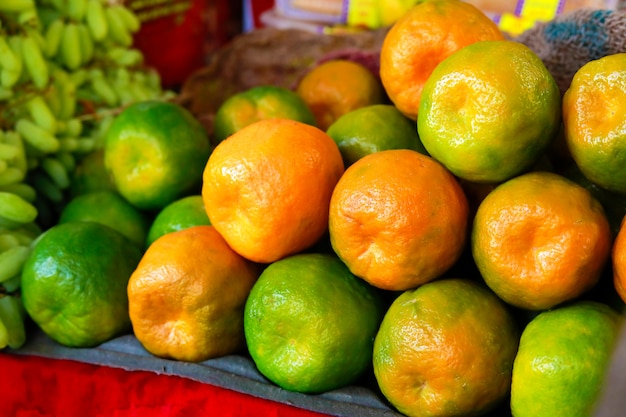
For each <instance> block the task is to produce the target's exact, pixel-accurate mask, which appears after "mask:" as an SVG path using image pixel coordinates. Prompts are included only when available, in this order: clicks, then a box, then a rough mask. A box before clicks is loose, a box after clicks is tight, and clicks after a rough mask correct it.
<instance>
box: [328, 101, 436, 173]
mask: <svg viewBox="0 0 626 417" xmlns="http://www.w3.org/2000/svg"><path fill="white" fill-rule="evenodd" d="M326 133H328V135H329V136H330V137H331V138H333V140H334V141H335V142H337V146H339V150H340V151H341V156H342V157H343V161H344V163H345V166H346V167H348V166H350V165H352V164H353V163H354V162H356V161H357V160H358V159H360V158H362V157H364V156H365V155H369V154H371V153H374V152H379V151H383V150H387V149H413V150H414V151H418V152H420V153H423V154H426V153H427V152H426V149H424V145H422V142H421V141H420V138H419V135H418V134H417V128H416V126H415V122H414V121H412V120H410V119H409V118H407V117H406V116H404V115H403V114H402V113H401V112H400V110H398V109H397V108H396V107H395V106H393V105H391V104H374V105H372V106H366V107H361V108H359V109H356V110H353V111H351V112H348V113H346V114H344V115H343V116H341V117H339V118H338V119H337V120H335V122H334V123H333V124H332V125H330V126H329V127H328V129H327V130H326Z"/></svg>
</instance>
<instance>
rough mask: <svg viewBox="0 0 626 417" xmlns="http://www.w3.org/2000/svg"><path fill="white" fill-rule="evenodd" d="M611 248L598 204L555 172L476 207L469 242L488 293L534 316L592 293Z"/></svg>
mask: <svg viewBox="0 0 626 417" xmlns="http://www.w3.org/2000/svg"><path fill="white" fill-rule="evenodd" d="M611 242H612V237H611V230H610V227H609V223H608V221H607V219H606V215H605V214H604V210H603V209H602V206H601V205H600V203H599V202H598V201H597V200H596V199H595V198H594V197H593V196H592V195H591V193H589V191H587V190H586V189H585V188H583V187H582V186H580V185H578V184H576V183H574V182H572V181H570V180H568V179H566V178H565V177H562V176H560V175H557V174H554V173H550V172H531V173H528V174H524V175H521V176H518V177H515V178H513V179H510V180H508V181H506V182H504V183H503V184H500V185H499V186H498V187H496V188H495V189H494V190H493V191H492V192H491V193H490V194H489V195H487V197H485V199H484V200H483V201H482V203H481V204H480V206H479V207H478V211H477V213H476V216H475V217H474V224H473V229H472V236H471V248H472V254H473V257H474V260H475V262H476V266H477V267H478V269H479V270H480V273H481V275H482V276H483V278H484V280H485V282H486V283H487V285H488V286H489V287H490V288H491V289H492V290H493V291H494V292H495V293H496V294H497V295H498V296H500V298H502V299H503V300H504V301H506V302H507V303H509V304H512V305H514V306H517V307H521V308H524V309H529V310H544V309H548V308H552V307H554V306H556V305H558V304H560V303H563V302H565V301H568V300H572V299H574V298H576V297H578V296H580V295H581V294H583V293H585V292H586V291H588V290H589V289H591V288H592V287H593V286H594V285H595V284H596V283H597V282H598V279H599V278H600V275H601V273H602V271H603V269H604V267H605V265H606V263H607V260H608V258H609V254H610V248H611Z"/></svg>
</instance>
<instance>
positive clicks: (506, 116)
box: [417, 40, 561, 183]
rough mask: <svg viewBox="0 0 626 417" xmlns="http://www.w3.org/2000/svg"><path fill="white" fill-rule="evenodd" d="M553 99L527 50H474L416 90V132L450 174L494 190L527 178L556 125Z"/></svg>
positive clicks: (556, 97)
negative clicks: (511, 180) (418, 99)
mask: <svg viewBox="0 0 626 417" xmlns="http://www.w3.org/2000/svg"><path fill="white" fill-rule="evenodd" d="M560 106H561V94H560V92H559V89H558V87H557V85H556V82H555V81H554V78H553V77H552V75H551V73H550V72H549V71H548V70H547V69H546V67H545V65H544V64H543V62H542V61H541V59H539V57H538V56H537V55H536V54H535V53H534V52H533V51H532V50H530V49H529V48H528V47H527V46H525V45H523V44H521V43H518V42H514V41H508V40H500V41H485V42H476V43H474V44H472V45H468V46H466V47H465V48H463V49H461V50H459V51H458V52H456V53H454V54H452V55H450V56H449V57H448V58H446V59H445V60H444V61H443V62H441V63H440V64H439V65H438V66H437V67H436V68H435V69H434V71H433V72H432V74H431V76H430V77H429V78H428V81H426V83H425V84H424V89H423V91H422V100H421V103H420V109H419V117H418V120H417V124H418V132H419V135H420V138H421V140H422V143H423V144H424V147H425V148H426V150H427V151H428V152H429V153H430V154H431V155H432V156H433V157H434V158H435V159H437V160H438V161H439V162H441V163H442V164H444V165H445V166H446V167H447V168H448V169H449V170H450V171H452V173H453V174H455V175H456V176H458V177H460V178H464V179H467V180H470V181H474V182H487V183H493V182H500V181H505V180H507V179H509V178H512V177H513V176H515V175H518V174H520V173H522V172H523V171H526V170H528V169H529V168H530V167H531V165H532V164H533V163H535V162H536V161H537V160H538V159H539V157H540V156H541V155H543V153H544V151H545V150H546V149H547V148H548V146H549V145H550V143H551V142H552V140H553V139H554V137H555V136H556V135H557V133H558V131H559V127H560V124H561V107H560Z"/></svg>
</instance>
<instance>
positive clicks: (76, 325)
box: [21, 221, 141, 347]
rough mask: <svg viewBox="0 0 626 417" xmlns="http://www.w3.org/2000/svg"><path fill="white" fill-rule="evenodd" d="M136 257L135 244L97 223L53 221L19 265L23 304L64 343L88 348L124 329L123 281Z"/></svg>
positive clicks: (126, 323) (126, 322) (125, 302)
mask: <svg viewBox="0 0 626 417" xmlns="http://www.w3.org/2000/svg"><path fill="white" fill-rule="evenodd" d="M140 258H141V251H140V250H139V248H138V247H137V246H136V245H135V244H133V243H131V242H130V241H129V240H128V239H126V238H125V237H124V236H123V235H122V234H121V233H120V232H118V231H116V230H114V229H112V228H110V227H109V226H106V225H103V224H101V223H96V222H81V221H77V222H69V223H64V224H60V225H56V226H53V227H52V228H50V229H48V230H47V231H46V232H44V234H43V235H41V236H40V237H39V238H38V240H37V241H36V244H35V246H34V248H33V251H32V253H31V255H30V257H29V258H28V260H27V261H26V264H25V265H24V268H23V270H22V287H21V288H22V297H23V300H24V307H25V308H26V311H27V312H28V314H29V316H30V317H31V318H32V319H33V321H35V323H37V325H38V326H39V327H40V328H41V329H42V330H43V331H44V332H45V333H46V334H47V335H48V336H50V338H52V339H54V340H56V341H57V342H59V343H60V344H62V345H65V346H70V347H92V346H96V345H98V344H100V343H103V342H105V341H107V340H109V339H112V338H113V337H115V336H119V335H121V334H124V333H127V332H130V330H131V326H130V319H129V317H128V297H127V295H126V285H127V283H128V278H129V277H130V275H131V273H132V272H133V270H134V268H135V267H136V266H137V263H138V262H139V259H140Z"/></svg>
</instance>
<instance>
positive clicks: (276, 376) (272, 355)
mask: <svg viewBox="0 0 626 417" xmlns="http://www.w3.org/2000/svg"><path fill="white" fill-rule="evenodd" d="M383 312H384V309H383V304H382V303H381V297H380V295H379V294H378V292H377V291H376V290H375V289H374V288H373V287H371V286H369V285H367V284H366V283H365V282H364V281H362V280H360V279H358V278H357V277H355V276H354V275H352V274H351V273H350V271H349V270H348V268H347V267H346V266H345V265H344V264H343V263H342V262H341V261H340V260H339V259H338V258H337V257H336V256H335V255H332V254H319V253H307V254H297V255H293V256H289V257H286V258H283V259H281V260H278V261H276V262H273V263H272V264H270V265H269V266H268V267H267V268H266V269H265V270H264V271H263V273H262V274H261V276H260V277H259V279H258V281H257V282H256V283H255V284H254V287H253V288H252V291H251V292H250V295H249V296H248V300H247V301H246V308H245V316H244V330H245V335H246V342H247V346H248V351H249V352H250V355H251V357H252V359H253V360H254V362H255V364H256V366H257V368H258V369H259V371H260V372H261V373H262V374H263V375H264V376H265V377H267V378H268V379H269V380H271V381H272V382H274V383H275V384H277V385H278V386H280V387H282V388H284V389H286V390H289V391H296V392H306V393H322V392H326V391H330V390H333V389H337V388H341V387H344V386H347V385H348V384H351V383H353V382H355V381H356V380H357V379H358V378H359V377H360V376H362V375H363V374H364V373H365V371H367V370H369V369H370V366H371V361H372V349H373V343H374V336H375V335H376V331H377V330H378V325H379V324H380V321H381V320H382V317H383Z"/></svg>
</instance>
